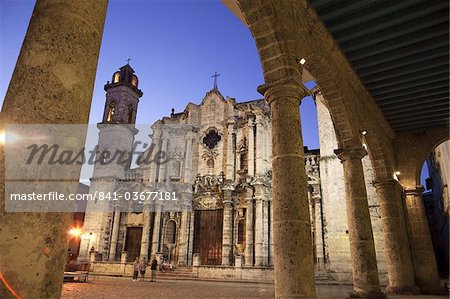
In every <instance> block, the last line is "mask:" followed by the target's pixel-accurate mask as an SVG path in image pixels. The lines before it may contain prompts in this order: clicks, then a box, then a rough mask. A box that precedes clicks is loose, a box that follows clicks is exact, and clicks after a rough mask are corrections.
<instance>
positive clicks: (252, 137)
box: [247, 116, 255, 176]
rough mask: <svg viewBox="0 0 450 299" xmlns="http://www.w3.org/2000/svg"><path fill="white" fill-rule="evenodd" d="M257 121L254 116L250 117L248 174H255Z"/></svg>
mask: <svg viewBox="0 0 450 299" xmlns="http://www.w3.org/2000/svg"><path fill="white" fill-rule="evenodd" d="M254 130H255V121H254V120H253V116H249V118H248V151H247V162H248V163H247V167H248V168H247V169H248V175H249V176H254V175H255V131H254Z"/></svg>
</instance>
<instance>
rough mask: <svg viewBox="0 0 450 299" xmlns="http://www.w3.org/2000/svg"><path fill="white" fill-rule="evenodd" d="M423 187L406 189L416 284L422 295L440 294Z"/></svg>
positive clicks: (408, 224) (408, 223)
mask: <svg viewBox="0 0 450 299" xmlns="http://www.w3.org/2000/svg"><path fill="white" fill-rule="evenodd" d="M422 192H423V187H422V186H416V187H412V188H406V189H405V193H406V198H405V202H406V215H407V217H406V219H407V226H408V232H409V238H410V245H411V256H412V260H413V266H414V272H415V274H416V282H417V284H418V286H419V288H420V290H421V292H422V293H427V294H435V293H440V292H441V290H440V285H439V276H438V273H437V266H436V259H435V257H434V251H433V244H432V242H431V236H430V229H429V227H428V221H427V215H426V213H425V206H424V203H423V199H422Z"/></svg>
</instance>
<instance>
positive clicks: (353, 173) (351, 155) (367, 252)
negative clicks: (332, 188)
mask: <svg viewBox="0 0 450 299" xmlns="http://www.w3.org/2000/svg"><path fill="white" fill-rule="evenodd" d="M336 154H337V155H338V158H339V159H340V160H341V162H342V165H343V167H344V181H345V195H346V196H345V202H346V209H347V222H348V232H349V240H350V254H351V257H352V273H353V293H352V294H351V297H355V298H367V297H370V298H385V297H386V295H385V294H384V293H382V292H381V290H380V281H379V278H378V266H377V259H376V255H375V243H374V241H373V232H372V224H371V222H370V214H369V204H368V201H367V192H366V184H365V181H364V171H363V166H362V161H361V159H362V158H363V157H364V156H365V155H366V154H367V153H366V151H365V150H364V148H363V147H358V146H357V145H355V146H354V147H351V148H345V149H338V150H336Z"/></svg>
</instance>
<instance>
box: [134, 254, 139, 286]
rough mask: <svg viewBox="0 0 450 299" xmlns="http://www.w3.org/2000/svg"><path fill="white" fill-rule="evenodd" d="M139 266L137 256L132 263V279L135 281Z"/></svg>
mask: <svg viewBox="0 0 450 299" xmlns="http://www.w3.org/2000/svg"><path fill="white" fill-rule="evenodd" d="M139 267H140V263H139V258H138V257H137V258H136V260H135V261H134V264H133V270H134V272H133V281H136V280H137V279H138V275H139Z"/></svg>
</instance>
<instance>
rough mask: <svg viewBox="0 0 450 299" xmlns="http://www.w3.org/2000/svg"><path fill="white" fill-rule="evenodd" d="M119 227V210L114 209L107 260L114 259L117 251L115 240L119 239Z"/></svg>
mask: <svg viewBox="0 0 450 299" xmlns="http://www.w3.org/2000/svg"><path fill="white" fill-rule="evenodd" d="M119 229H120V211H119V210H118V209H116V211H115V212H114V220H113V229H112V235H111V245H110V248H109V260H110V261H115V260H116V252H117V241H118V240H119Z"/></svg>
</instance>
